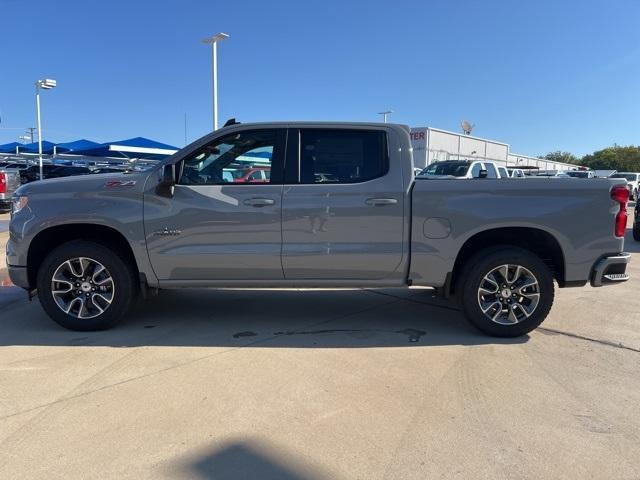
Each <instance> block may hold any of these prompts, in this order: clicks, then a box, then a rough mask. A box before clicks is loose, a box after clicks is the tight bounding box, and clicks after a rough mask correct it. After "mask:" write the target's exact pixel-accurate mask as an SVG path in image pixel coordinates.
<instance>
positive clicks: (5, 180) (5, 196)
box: [0, 167, 20, 212]
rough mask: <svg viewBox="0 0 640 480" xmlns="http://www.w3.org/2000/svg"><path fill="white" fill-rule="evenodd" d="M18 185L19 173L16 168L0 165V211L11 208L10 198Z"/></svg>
mask: <svg viewBox="0 0 640 480" xmlns="http://www.w3.org/2000/svg"><path fill="white" fill-rule="evenodd" d="M19 186H20V175H19V174H18V172H17V171H16V170H11V169H9V170H5V169H3V168H2V167H0V211H3V212H6V211H8V210H10V209H11V199H12V197H13V194H14V193H15V191H16V190H17V189H18V187H19Z"/></svg>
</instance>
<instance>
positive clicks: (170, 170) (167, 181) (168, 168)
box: [156, 164, 176, 198]
mask: <svg viewBox="0 0 640 480" xmlns="http://www.w3.org/2000/svg"><path fill="white" fill-rule="evenodd" d="M175 185H176V167H175V165H173V164H172V165H165V166H164V167H162V177H161V178H160V182H159V183H158V186H157V187H156V193H157V194H158V195H160V196H162V197H167V198H171V197H173V187H175Z"/></svg>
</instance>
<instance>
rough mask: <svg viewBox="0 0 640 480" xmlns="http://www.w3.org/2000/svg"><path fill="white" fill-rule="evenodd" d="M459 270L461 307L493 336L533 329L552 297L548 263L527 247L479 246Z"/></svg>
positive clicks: (551, 301) (545, 312)
mask: <svg viewBox="0 0 640 480" xmlns="http://www.w3.org/2000/svg"><path fill="white" fill-rule="evenodd" d="M466 265H467V267H466V268H465V269H464V271H463V272H462V273H461V276H462V277H461V278H463V280H462V282H461V284H462V285H461V287H462V288H461V293H462V298H461V302H462V309H463V312H464V314H465V317H466V318H467V320H469V322H471V323H472V324H473V325H474V326H475V327H476V328H478V329H479V330H481V331H483V332H484V333H487V334H489V335H493V336H497V337H518V336H520V335H524V334H526V333H529V332H530V331H532V330H534V329H535V328H536V327H538V325H540V324H541V323H542V322H543V321H544V319H545V318H546V317H547V315H548V314H549V311H550V310H551V305H552V304H553V298H554V285H553V276H552V274H551V271H550V270H549V267H547V265H546V264H545V263H544V262H542V260H540V258H538V257H537V256H536V255H534V254H532V253H531V252H529V251H528V250H524V249H521V248H515V247H510V246H503V247H494V248H490V249H486V250H483V251H481V252H479V253H478V254H476V255H475V256H474V257H473V258H471V259H470V260H469V261H468V262H467V263H466Z"/></svg>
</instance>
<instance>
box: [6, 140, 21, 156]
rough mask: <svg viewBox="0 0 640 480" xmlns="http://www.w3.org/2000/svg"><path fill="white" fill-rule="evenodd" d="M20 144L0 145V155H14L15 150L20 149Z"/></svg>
mask: <svg viewBox="0 0 640 480" xmlns="http://www.w3.org/2000/svg"><path fill="white" fill-rule="evenodd" d="M22 146H23V145H22V143H18V142H11V143H5V144H4V145H0V153H14V154H15V153H16V148H19V147H22Z"/></svg>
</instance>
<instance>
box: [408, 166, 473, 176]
mask: <svg viewBox="0 0 640 480" xmlns="http://www.w3.org/2000/svg"><path fill="white" fill-rule="evenodd" d="M469 165H470V163H469V162H436V163H432V164H431V165H429V166H428V167H427V168H425V169H424V170H422V171H421V172H420V175H451V176H453V177H464V176H465V175H466V174H467V171H468V170H469Z"/></svg>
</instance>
